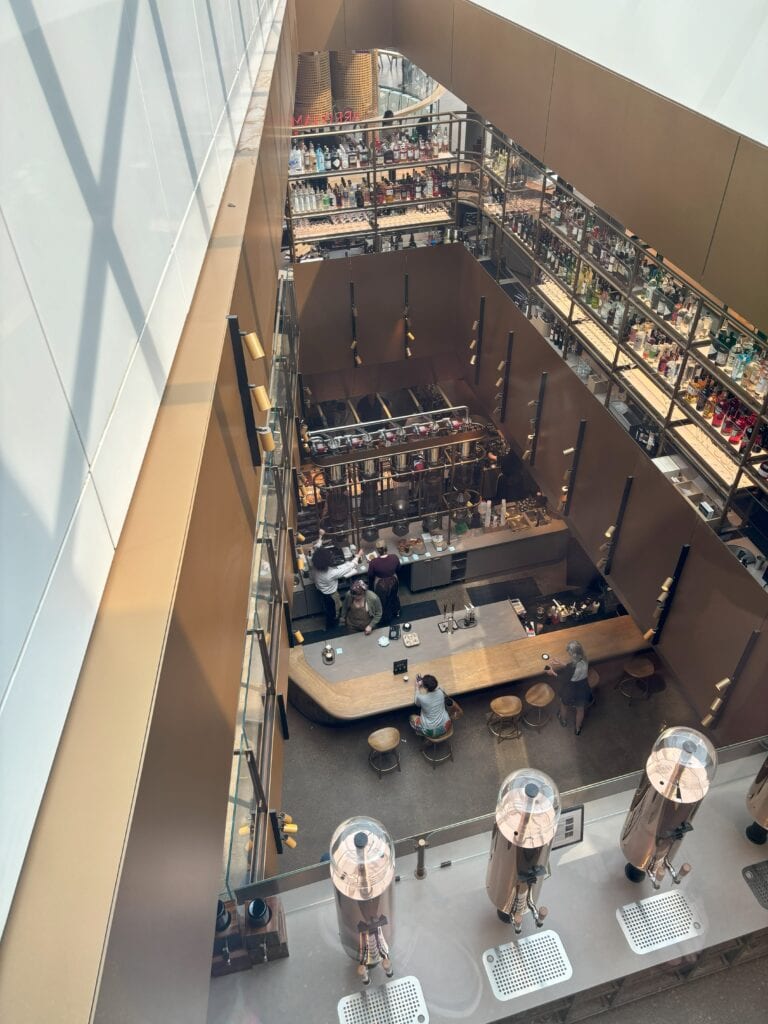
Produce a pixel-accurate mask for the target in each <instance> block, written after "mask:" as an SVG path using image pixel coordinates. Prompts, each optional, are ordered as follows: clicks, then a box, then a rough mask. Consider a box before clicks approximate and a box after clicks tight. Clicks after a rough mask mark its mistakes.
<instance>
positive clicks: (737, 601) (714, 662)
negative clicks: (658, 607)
mask: <svg viewBox="0 0 768 1024" xmlns="http://www.w3.org/2000/svg"><path fill="white" fill-rule="evenodd" d="M738 569H740V567H739V565H738V562H736V559H735V557H734V556H733V554H732V553H731V552H730V551H728V549H727V548H726V546H725V545H724V544H723V542H722V540H720V538H718V537H717V536H716V535H715V534H714V533H713V532H712V530H711V529H710V528H709V527H708V526H707V525H706V523H703V522H701V520H699V521H698V522H697V523H696V529H695V531H694V535H693V541H692V546H691V552H690V554H689V556H688V559H687V561H686V563H685V568H684V569H683V574H682V576H681V578H680V583H679V585H678V587H677V590H676V592H675V597H674V602H673V604H672V608H671V610H670V613H669V616H668V618H667V621H666V624H665V626H664V631H663V633H662V637H661V641H660V643H659V645H658V649H659V651H660V652H661V653H662V654H663V656H664V658H665V660H666V661H667V663H668V664H669V665H670V666H671V667H672V669H673V670H674V671H675V672H676V673H677V676H678V678H679V680H680V684H681V686H682V688H683V689H684V690H685V692H686V694H687V696H688V699H689V700H690V701H691V704H692V705H693V707H694V708H695V710H696V713H697V714H698V715H699V717H703V715H704V714H705V712H706V709H707V708H708V707H709V705H710V703H711V702H712V700H713V699H714V697H715V683H717V682H718V681H719V680H720V679H723V678H724V677H725V676H731V675H732V673H733V670H734V669H735V667H736V665H737V663H738V661H739V658H740V656H741V653H742V651H743V650H744V646H745V644H746V642H747V639H748V638H749V635H750V633H751V632H752V630H753V629H759V628H760V626H761V625H762V622H763V619H764V618H765V615H766V611H768V597H767V596H766V594H765V591H764V590H762V588H761V587H760V586H759V584H758V583H757V582H756V581H755V580H753V579H752V578H751V576H749V575H748V574H747V573H745V572H742V571H737V570H738ZM704 624H706V626H705V625H704ZM702 627H703V628H702ZM764 668H765V662H763V669H764ZM740 686H741V684H740ZM733 710H734V711H735V707H734V709H733ZM732 724H735V723H732ZM742 725H745V726H746V725H748V721H744V722H742ZM755 735H758V733H756V732H749V731H748V732H742V735H741V738H744V737H746V736H755Z"/></svg>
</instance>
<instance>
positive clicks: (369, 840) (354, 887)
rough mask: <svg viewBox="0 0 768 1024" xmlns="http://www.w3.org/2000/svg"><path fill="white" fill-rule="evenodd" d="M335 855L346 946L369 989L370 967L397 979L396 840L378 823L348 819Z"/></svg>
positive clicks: (334, 841) (334, 873)
mask: <svg viewBox="0 0 768 1024" xmlns="http://www.w3.org/2000/svg"><path fill="white" fill-rule="evenodd" d="M330 856H331V860H330V869H331V881H332V882H333V886H334V889H335V894H336V915H337V919H338V924H339V937H340V939H341V945H342V947H343V949H344V951H345V953H347V955H348V956H350V957H351V958H352V959H353V960H355V961H356V962H357V964H358V968H357V971H358V974H359V975H360V978H361V980H362V982H363V984H364V985H368V984H369V983H370V976H369V970H370V968H372V967H376V966H378V965H379V964H381V965H382V967H383V968H384V973H385V974H386V976H387V977H388V978H391V977H392V975H393V974H394V969H393V967H392V962H391V960H390V956H389V950H390V945H391V943H392V939H393V934H394V925H393V906H394V880H395V846H394V843H393V842H392V837H391V836H390V834H389V833H388V832H387V830H386V829H385V828H384V826H383V825H382V824H381V822H379V821H376V819H375V818H366V817H357V818H348V819H347V820H346V821H343V822H342V823H341V824H340V825H339V827H338V828H337V829H336V831H335V832H334V833H333V836H332V837H331V850H330Z"/></svg>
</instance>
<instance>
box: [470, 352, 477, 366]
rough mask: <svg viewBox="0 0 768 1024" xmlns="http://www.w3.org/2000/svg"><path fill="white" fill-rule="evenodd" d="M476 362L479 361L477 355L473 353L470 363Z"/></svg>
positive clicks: (471, 364)
mask: <svg viewBox="0 0 768 1024" xmlns="http://www.w3.org/2000/svg"><path fill="white" fill-rule="evenodd" d="M476 362H477V356H476V355H474V354H473V355H472V358H471V359H470V360H469V365H470V366H474V365H475V363H476Z"/></svg>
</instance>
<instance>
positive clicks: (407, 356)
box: [405, 345, 413, 359]
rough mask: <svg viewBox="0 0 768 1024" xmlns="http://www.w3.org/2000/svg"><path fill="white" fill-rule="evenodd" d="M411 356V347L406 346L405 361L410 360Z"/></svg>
mask: <svg viewBox="0 0 768 1024" xmlns="http://www.w3.org/2000/svg"><path fill="white" fill-rule="evenodd" d="M412 355H413V352H411V346H410V345H406V346H405V358H406V359H410V358H411V356H412Z"/></svg>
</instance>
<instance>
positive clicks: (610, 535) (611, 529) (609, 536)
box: [603, 526, 616, 540]
mask: <svg viewBox="0 0 768 1024" xmlns="http://www.w3.org/2000/svg"><path fill="white" fill-rule="evenodd" d="M614 533H616V527H615V526H609V527H608V529H607V530H606V531H605V533H604V534H603V536H604V537H605V539H606V540H613V535H614Z"/></svg>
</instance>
